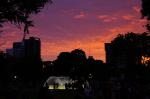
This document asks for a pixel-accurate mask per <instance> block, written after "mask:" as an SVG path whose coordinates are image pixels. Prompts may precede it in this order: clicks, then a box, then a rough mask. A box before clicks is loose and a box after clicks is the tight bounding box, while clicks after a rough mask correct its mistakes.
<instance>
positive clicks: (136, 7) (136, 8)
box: [133, 6, 141, 13]
mask: <svg viewBox="0 0 150 99" xmlns="http://www.w3.org/2000/svg"><path fill="white" fill-rule="evenodd" d="M133 10H134V11H135V12H137V13H140V11H141V8H140V7H139V6H134V7H133Z"/></svg>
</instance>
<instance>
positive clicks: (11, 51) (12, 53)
mask: <svg viewBox="0 0 150 99" xmlns="http://www.w3.org/2000/svg"><path fill="white" fill-rule="evenodd" d="M6 54H7V55H9V56H14V50H13V49H12V48H10V49H6Z"/></svg>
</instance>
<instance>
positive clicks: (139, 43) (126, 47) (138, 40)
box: [112, 32, 150, 64]
mask: <svg viewBox="0 0 150 99" xmlns="http://www.w3.org/2000/svg"><path fill="white" fill-rule="evenodd" d="M149 42H150V36H149V35H148V33H142V34H136V33H133V32H131V33H127V34H125V35H123V34H119V35H118V36H117V37H116V38H115V39H114V40H113V41H112V44H113V50H114V52H115V55H120V53H119V52H121V51H120V50H122V51H123V53H124V52H126V53H127V54H128V55H129V56H130V57H128V62H130V63H137V64H141V60H142V56H146V57H150V53H149V48H150V45H149Z"/></svg>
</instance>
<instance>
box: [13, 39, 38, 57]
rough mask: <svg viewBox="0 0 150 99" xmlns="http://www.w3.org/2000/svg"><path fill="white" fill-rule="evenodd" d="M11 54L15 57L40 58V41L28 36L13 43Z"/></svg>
mask: <svg viewBox="0 0 150 99" xmlns="http://www.w3.org/2000/svg"><path fill="white" fill-rule="evenodd" d="M13 55H14V56H15V57H16V58H27V59H41V41H40V39H39V38H35V37H30V38H29V39H24V40H23V41H22V42H14V43H13Z"/></svg>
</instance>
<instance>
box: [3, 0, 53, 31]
mask: <svg viewBox="0 0 150 99" xmlns="http://www.w3.org/2000/svg"><path fill="white" fill-rule="evenodd" d="M48 2H50V3H52V1H51V0H0V26H3V25H2V24H3V23H4V22H10V23H12V24H15V25H16V26H18V27H20V25H21V24H24V32H25V33H29V31H28V28H29V27H30V26H33V24H32V21H31V20H30V19H29V18H30V15H31V14H37V13H38V12H40V11H41V9H42V8H43V7H44V6H45V4H46V3H48Z"/></svg>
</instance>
